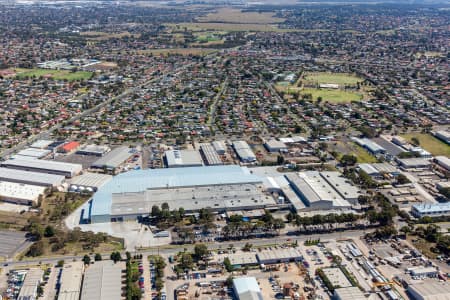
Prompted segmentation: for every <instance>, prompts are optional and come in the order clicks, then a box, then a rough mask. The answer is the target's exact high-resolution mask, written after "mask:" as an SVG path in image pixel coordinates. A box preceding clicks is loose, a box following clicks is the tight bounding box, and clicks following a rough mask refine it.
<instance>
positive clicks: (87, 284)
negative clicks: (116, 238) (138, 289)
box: [80, 260, 124, 300]
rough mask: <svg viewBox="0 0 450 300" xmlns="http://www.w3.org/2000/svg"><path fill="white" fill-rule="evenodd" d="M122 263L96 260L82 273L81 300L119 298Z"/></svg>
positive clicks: (112, 299) (115, 299)
mask: <svg viewBox="0 0 450 300" xmlns="http://www.w3.org/2000/svg"><path fill="white" fill-rule="evenodd" d="M123 269H124V263H117V264H114V262H112V261H110V260H106V261H97V262H95V264H93V265H91V266H89V268H88V269H87V270H86V272H85V274H84V280H83V289H82V291H81V298H80V299H81V300H120V299H121V298H122V297H121V295H122V270H123Z"/></svg>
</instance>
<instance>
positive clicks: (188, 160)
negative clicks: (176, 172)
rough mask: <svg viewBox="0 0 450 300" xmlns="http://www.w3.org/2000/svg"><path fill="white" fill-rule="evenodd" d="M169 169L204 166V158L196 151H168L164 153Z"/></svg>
mask: <svg viewBox="0 0 450 300" xmlns="http://www.w3.org/2000/svg"><path fill="white" fill-rule="evenodd" d="M164 159H165V162H166V166H167V167H168V168H185V167H201V166H203V161H202V157H201V156H200V153H199V152H198V151H196V150H168V151H166V152H164Z"/></svg>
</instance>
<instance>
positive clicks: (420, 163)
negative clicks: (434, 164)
mask: <svg viewBox="0 0 450 300" xmlns="http://www.w3.org/2000/svg"><path fill="white" fill-rule="evenodd" d="M397 162H398V163H399V164H400V166H401V167H403V168H405V169H429V168H431V162H430V161H429V160H428V159H425V158H419V157H417V158H416V157H414V158H399V159H397Z"/></svg>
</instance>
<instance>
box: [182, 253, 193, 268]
mask: <svg viewBox="0 0 450 300" xmlns="http://www.w3.org/2000/svg"><path fill="white" fill-rule="evenodd" d="M193 264H194V261H193V259H192V255H191V254H190V253H186V252H185V253H183V254H181V259H180V267H181V268H182V269H183V270H185V269H191V268H192V265H193Z"/></svg>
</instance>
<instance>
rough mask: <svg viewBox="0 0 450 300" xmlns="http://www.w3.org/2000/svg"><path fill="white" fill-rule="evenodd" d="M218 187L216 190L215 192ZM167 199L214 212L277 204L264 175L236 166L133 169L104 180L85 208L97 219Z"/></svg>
mask: <svg viewBox="0 0 450 300" xmlns="http://www.w3.org/2000/svg"><path fill="white" fill-rule="evenodd" d="M212 191H214V193H212ZM164 202H167V203H168V204H169V207H170V209H175V208H177V207H182V206H185V207H184V208H185V209H186V211H196V210H199V209H200V208H206V207H209V208H211V209H212V210H215V211H222V210H227V209H229V210H239V209H249V208H250V209H255V208H264V207H268V206H271V205H275V202H274V200H273V198H272V196H270V195H266V194H265V193H264V192H263V188H262V180H261V179H260V178H259V177H257V176H255V175H252V174H251V173H250V171H249V170H248V169H247V168H245V167H239V166H235V165H229V166H211V167H190V168H173V169H149V170H133V171H130V172H126V173H122V174H119V175H117V176H115V177H114V178H113V179H112V180H111V181H109V182H108V183H106V184H105V185H103V186H102V187H101V188H99V190H98V191H97V193H96V194H95V195H94V197H93V199H92V201H90V202H89V203H88V204H87V205H88V207H85V208H84V210H85V212H90V216H88V217H87V218H89V219H90V222H92V223H105V222H111V221H121V220H126V219H133V218H134V219H136V218H139V217H140V216H148V215H149V213H150V212H151V208H152V206H153V205H161V204H162V203H164Z"/></svg>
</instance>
